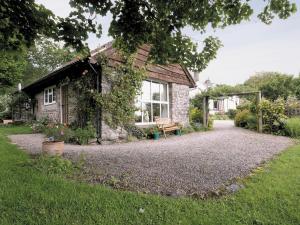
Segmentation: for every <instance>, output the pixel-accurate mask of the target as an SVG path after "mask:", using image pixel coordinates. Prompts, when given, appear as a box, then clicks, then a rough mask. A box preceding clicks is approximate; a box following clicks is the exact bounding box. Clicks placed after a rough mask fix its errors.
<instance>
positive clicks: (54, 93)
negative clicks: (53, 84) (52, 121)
mask: <svg viewBox="0 0 300 225" xmlns="http://www.w3.org/2000/svg"><path fill="white" fill-rule="evenodd" d="M53 101H54V102H55V101H56V91H55V88H53Z"/></svg>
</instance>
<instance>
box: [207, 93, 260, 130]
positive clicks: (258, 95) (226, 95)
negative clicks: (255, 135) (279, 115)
mask: <svg viewBox="0 0 300 225" xmlns="http://www.w3.org/2000/svg"><path fill="white" fill-rule="evenodd" d="M245 95H256V99H257V101H256V105H257V106H258V105H259V103H260V102H261V98H262V96H261V91H249V92H240V93H229V94H220V95H218V96H214V97H229V96H245ZM209 98H211V96H210V95H206V96H204V98H203V125H204V127H206V128H207V127H208V117H209V109H208V101H209ZM257 125H258V126H257V131H258V132H259V133H262V131H263V129H262V127H263V122H262V112H261V110H259V112H258V120H257Z"/></svg>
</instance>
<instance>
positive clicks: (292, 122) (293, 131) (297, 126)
mask: <svg viewBox="0 0 300 225" xmlns="http://www.w3.org/2000/svg"><path fill="white" fill-rule="evenodd" d="M285 130H286V133H287V135H289V136H291V137H296V138H299V137H300V117H294V118H290V119H287V120H286V123H285Z"/></svg>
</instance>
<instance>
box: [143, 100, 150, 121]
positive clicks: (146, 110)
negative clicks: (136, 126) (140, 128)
mask: <svg viewBox="0 0 300 225" xmlns="http://www.w3.org/2000/svg"><path fill="white" fill-rule="evenodd" d="M142 111H143V122H144V123H149V122H152V114H151V103H143V104H142Z"/></svg>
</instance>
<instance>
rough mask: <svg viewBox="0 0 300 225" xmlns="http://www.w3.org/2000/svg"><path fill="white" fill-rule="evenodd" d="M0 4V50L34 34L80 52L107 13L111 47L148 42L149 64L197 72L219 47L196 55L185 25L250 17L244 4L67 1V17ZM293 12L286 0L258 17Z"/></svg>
mask: <svg viewBox="0 0 300 225" xmlns="http://www.w3.org/2000/svg"><path fill="white" fill-rule="evenodd" d="M1 2H2V4H1V7H0V18H1V21H0V42H1V49H19V48H21V47H22V46H27V47H29V46H32V45H33V44H34V40H35V39H36V38H37V37H38V36H39V35H40V34H43V35H46V36H47V37H51V38H54V39H55V40H63V41H64V42H65V43H66V44H67V45H72V46H73V47H75V48H77V49H79V48H83V47H85V46H86V45H85V44H84V43H85V42H84V41H85V40H86V39H87V38H88V33H89V32H93V33H96V34H97V35H98V36H100V34H101V24H97V21H98V20H97V16H105V15H107V14H108V13H110V14H112V21H111V24H110V28H109V34H110V35H111V36H112V37H113V38H114V39H115V45H116V46H117V47H119V48H121V49H123V50H124V51H127V52H130V53H132V52H134V51H135V50H136V48H137V47H138V46H139V45H141V44H143V43H148V44H151V45H152V49H151V59H152V60H154V61H156V62H160V63H166V62H179V63H183V64H185V65H186V66H187V67H189V68H190V69H194V70H199V71H201V70H203V69H204V68H205V67H206V66H207V64H208V62H209V61H210V60H211V59H213V58H215V57H216V53H217V50H218V49H219V48H220V46H221V43H220V41H219V40H218V39H217V38H216V37H207V38H206V39H205V40H204V47H203V49H202V51H200V52H199V49H198V46H197V44H196V43H195V42H193V41H192V40H191V38H190V37H187V36H185V35H184V33H183V29H184V28H186V27H191V28H192V29H194V30H196V31H199V32H200V33H201V34H203V33H205V32H206V29H207V28H209V27H212V28H214V29H217V28H224V27H226V26H229V25H235V24H239V23H241V22H242V21H244V20H249V19H250V16H251V15H252V14H253V9H252V8H251V5H250V3H251V2H252V1H250V0H249V1H243V0H226V1H221V0H202V1H199V0H189V1H187V0H168V1H165V0H164V1H162V0H130V1H129V0H115V1H112V0H98V1H94V0H70V5H71V6H72V9H73V10H72V12H71V13H70V15H69V16H68V17H67V18H60V17H56V16H55V15H54V14H53V13H52V12H51V11H50V10H48V9H46V8H45V7H44V6H42V5H39V4H37V3H35V1H34V0H28V1H18V0H7V1H1ZM264 2H265V1H264ZM295 12H296V4H295V3H292V1H290V0H269V1H266V2H265V7H264V10H263V11H262V12H260V13H259V14H258V17H259V18H260V20H261V21H263V22H264V23H266V24H270V23H271V21H272V19H273V18H274V17H275V16H278V17H279V18H281V19H286V18H288V17H289V16H290V15H291V14H292V13H295Z"/></svg>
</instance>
